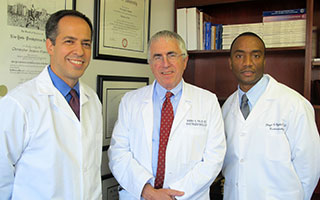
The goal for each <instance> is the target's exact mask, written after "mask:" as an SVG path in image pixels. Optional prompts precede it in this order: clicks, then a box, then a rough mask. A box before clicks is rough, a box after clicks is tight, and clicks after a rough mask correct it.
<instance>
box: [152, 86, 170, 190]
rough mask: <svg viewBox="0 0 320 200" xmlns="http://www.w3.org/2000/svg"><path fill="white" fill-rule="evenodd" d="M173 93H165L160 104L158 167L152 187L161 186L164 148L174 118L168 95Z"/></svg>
mask: <svg viewBox="0 0 320 200" xmlns="http://www.w3.org/2000/svg"><path fill="white" fill-rule="evenodd" d="M172 95H173V94H172V93H171V92H167V93H166V100H165V101H164V102H163V104H162V109H161V125H160V142H159V153H158V167H157V175H156V180H155V182H154V187H155V188H156V189H159V188H162V187H163V181H164V174H165V164H166V149H167V144H168V139H169V134H170V131H171V126H172V122H173V118H174V114H173V107H172V104H171V101H170V97H171V96H172Z"/></svg>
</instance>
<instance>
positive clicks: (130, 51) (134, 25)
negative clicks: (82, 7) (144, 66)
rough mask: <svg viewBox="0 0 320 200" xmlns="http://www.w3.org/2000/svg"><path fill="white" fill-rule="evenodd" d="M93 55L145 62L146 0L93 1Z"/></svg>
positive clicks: (147, 32)
mask: <svg viewBox="0 0 320 200" xmlns="http://www.w3.org/2000/svg"><path fill="white" fill-rule="evenodd" d="M94 7H95V9H94V10H95V11H94V12H95V16H94V27H95V31H96V33H95V37H94V45H93V51H94V53H93V58H96V59H107V60H116V61H125V62H137V63H147V45H148V40H149V21H150V19H149V18H150V0H95V6H94Z"/></svg>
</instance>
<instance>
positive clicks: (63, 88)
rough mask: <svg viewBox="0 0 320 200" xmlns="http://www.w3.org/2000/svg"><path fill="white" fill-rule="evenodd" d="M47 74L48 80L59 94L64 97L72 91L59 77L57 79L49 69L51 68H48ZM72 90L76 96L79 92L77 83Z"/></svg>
mask: <svg viewBox="0 0 320 200" xmlns="http://www.w3.org/2000/svg"><path fill="white" fill-rule="evenodd" d="M48 72H49V75H50V78H51V80H52V83H53V85H54V86H55V87H56V88H57V89H58V90H59V92H60V93H61V94H62V95H63V96H64V97H65V96H67V95H68V93H69V92H70V90H71V89H72V88H71V87H70V86H69V85H68V84H67V83H66V82H64V81H63V80H62V79H61V78H60V77H58V76H57V75H56V74H55V73H54V72H53V71H52V69H51V66H50V65H49V67H48ZM73 89H75V90H76V92H77V93H78V95H79V94H80V91H79V81H78V82H77V84H76V85H75V86H74V87H73Z"/></svg>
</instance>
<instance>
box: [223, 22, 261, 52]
mask: <svg viewBox="0 0 320 200" xmlns="http://www.w3.org/2000/svg"><path fill="white" fill-rule="evenodd" d="M262 26H263V24H262V23H248V24H231V25H223V33H222V49H230V46H231V43H232V41H233V40H234V39H235V38H236V37H237V36H238V35H239V34H241V33H243V32H248V31H250V32H253V33H256V34H257V35H259V36H260V37H261V38H263V27H262Z"/></svg>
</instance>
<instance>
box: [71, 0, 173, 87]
mask: <svg viewBox="0 0 320 200" xmlns="http://www.w3.org/2000/svg"><path fill="white" fill-rule="evenodd" d="M76 9H77V10H78V11H80V12H82V13H84V14H85V15H87V16H88V17H89V18H90V19H91V20H92V23H93V19H94V17H93V9H94V0H76ZM150 14H151V16H150V35H153V34H154V33H156V32H157V31H159V30H163V29H167V30H171V31H173V28H174V0H151V13H150ZM98 74H99V75H114V76H135V77H149V80H150V83H152V81H153V80H154V77H153V75H152V73H151V70H150V67H149V65H147V64H138V63H129V62H119V61H110V60H96V59H92V60H91V63H90V65H89V68H88V69H87V71H86V73H85V74H84V75H83V77H82V78H81V80H82V81H84V82H85V83H87V84H88V85H89V86H90V87H91V88H92V89H94V90H96V78H97V75H98Z"/></svg>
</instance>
